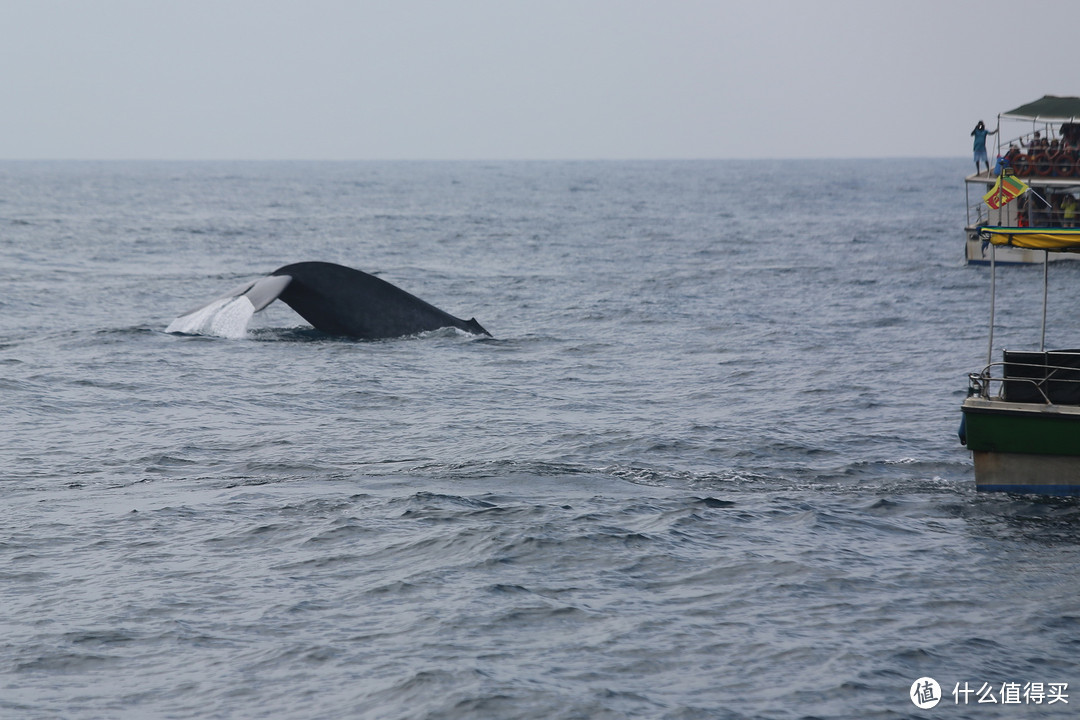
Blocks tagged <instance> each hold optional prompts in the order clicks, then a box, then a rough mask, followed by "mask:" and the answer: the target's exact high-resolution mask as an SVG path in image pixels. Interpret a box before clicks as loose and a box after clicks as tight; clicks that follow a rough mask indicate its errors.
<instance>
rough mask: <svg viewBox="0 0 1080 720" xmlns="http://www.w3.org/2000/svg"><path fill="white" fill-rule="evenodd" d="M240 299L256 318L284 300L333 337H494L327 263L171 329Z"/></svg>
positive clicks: (298, 269) (262, 283) (276, 278)
mask: <svg viewBox="0 0 1080 720" xmlns="http://www.w3.org/2000/svg"><path fill="white" fill-rule="evenodd" d="M235 298H244V299H245V300H247V301H248V302H250V303H251V305H252V307H253V308H254V310H255V312H258V311H259V310H262V309H263V308H264V307H266V306H267V305H269V304H270V303H272V302H273V301H274V300H278V299H280V300H281V301H282V302H284V303H285V304H286V305H288V306H289V307H291V308H292V309H293V310H295V311H296V312H297V313H298V314H299V315H300V316H301V317H302V318H304V319H305V320H307V321H308V322H309V323H311V324H312V326H314V327H315V329H316V330H320V331H322V332H324V333H327V334H328V335H340V336H345V337H351V338H359V339H364V340H377V339H380V338H394V337H402V336H404V335H415V334H417V333H421V332H427V331H430V330H438V329H440V328H445V327H454V328H458V329H459V330H463V331H465V332H468V333H473V334H475V335H488V336H490V335H491V333H489V332H488V331H487V330H485V329H484V328H483V327H481V326H480V323H478V322H476V320H475V318H472V319H469V320H462V319H460V318H456V317H454V316H453V315H451V314H450V313H447V312H444V311H443V310H440V309H439V308H437V307H435V306H434V305H432V304H430V303H427V302H424V301H423V300H421V299H420V298H418V297H416V296H415V295H411V294H409V293H407V292H405V291H404V290H402V289H401V288H399V287H395V286H394V285H391V284H390V283H388V282H386V281H385V280H381V279H380V278H377V277H375V276H374V275H369V274H368V273H366V272H361V271H360V270H354V269H353V268H349V267H345V266H344V265H335V264H334V263H327V262H302V263H295V264H293V265H286V266H285V267H281V268H278V269H277V270H275V271H274V272H272V273H270V274H269V275H267V276H265V277H262V278H260V279H258V280H254V281H251V282H249V283H246V284H245V285H242V286H240V287H238V288H236V289H235V290H233V291H231V292H229V293H226V294H225V295H223V296H221V297H220V298H217V299H216V300H214V301H212V302H211V303H209V304H208V305H204V306H202V307H200V308H197V309H195V310H192V311H190V312H187V313H184V314H183V315H181V316H180V317H179V318H177V319H176V320H175V321H173V325H170V326H169V327H170V328H172V327H174V326H175V325H176V324H177V323H178V321H180V320H181V319H183V318H186V317H188V316H192V315H194V314H195V313H197V312H199V311H200V310H203V309H204V308H208V307H209V306H210V305H213V304H215V303H218V302H220V301H221V300H223V299H235Z"/></svg>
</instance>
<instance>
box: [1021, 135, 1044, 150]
mask: <svg viewBox="0 0 1080 720" xmlns="http://www.w3.org/2000/svg"><path fill="white" fill-rule="evenodd" d="M1020 144H1021V145H1023V146H1024V147H1026V148H1027V149H1028V151H1029V152H1031V154H1032V155H1034V154H1035V153H1037V152H1039V151H1040V150H1042V149H1043V148H1045V147H1046V145H1047V142H1046V138H1044V137H1043V136H1042V133H1040V132H1039V131H1038V130H1036V131H1035V134H1034V135H1033V136H1032V138H1031V144H1030V145H1026V144H1024V138H1020Z"/></svg>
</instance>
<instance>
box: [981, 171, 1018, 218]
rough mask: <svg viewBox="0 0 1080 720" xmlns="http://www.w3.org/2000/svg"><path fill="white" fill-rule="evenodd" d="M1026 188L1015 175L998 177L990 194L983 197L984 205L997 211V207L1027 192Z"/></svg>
mask: <svg viewBox="0 0 1080 720" xmlns="http://www.w3.org/2000/svg"><path fill="white" fill-rule="evenodd" d="M1027 189H1028V186H1027V185H1026V184H1025V183H1024V181H1023V180H1021V179H1020V178H1018V177H1016V176H1015V175H1000V176H998V179H997V182H996V183H994V187H992V188H990V192H988V193H986V194H985V195H983V200H985V201H986V204H987V205H989V206H990V207H992V208H993V209H994V210H997V209H998V208H999V207H1001V206H1002V205H1004V204H1005V203H1007V202H1009V201H1010V200H1014V199H1015V198H1018V197H1020V196H1021V195H1023V194H1024V193H1025V192H1027Z"/></svg>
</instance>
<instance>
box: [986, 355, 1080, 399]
mask: <svg viewBox="0 0 1080 720" xmlns="http://www.w3.org/2000/svg"><path fill="white" fill-rule="evenodd" d="M968 397H981V398H984V399H991V398H993V399H998V400H1004V401H1006V402H1018V403H1041V404H1044V405H1080V352H1013V351H1006V352H1005V360H1004V361H1002V362H995V363H991V364H989V365H987V366H986V367H985V368H983V369H982V371H981V372H977V373H970V374H969V375H968Z"/></svg>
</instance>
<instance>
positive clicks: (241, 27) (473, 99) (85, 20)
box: [0, 0, 1080, 160]
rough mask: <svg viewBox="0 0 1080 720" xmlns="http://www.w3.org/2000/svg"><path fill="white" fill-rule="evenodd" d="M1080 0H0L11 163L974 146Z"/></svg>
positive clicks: (1067, 36) (1059, 65) (1079, 26)
mask: <svg viewBox="0 0 1080 720" xmlns="http://www.w3.org/2000/svg"><path fill="white" fill-rule="evenodd" d="M1078 33H1080V0H1048V1H1046V2H1038V1H1037V0H1036V1H1034V2H1032V1H1030V0H1028V1H1025V2H1016V1H1015V0H1007V1H1006V0H984V1H983V2H971V1H969V0H929V1H923V0H895V1H893V2H879V1H878V0H818V1H812V0H803V1H796V0H443V1H434V0H432V1H422V0H385V1H384V0H295V1H293V0H175V1H166V0H0V68H2V70H0V108H2V111H0V158H7V159H12V158H16V159H23V158H42V159H52V158H64V159H333V160H337V159H341V160H348V159H397V158H402V159H575V158H585V159H595V158H611V159H622V158H729V157H738V158H748V157H749V158H753V157H777V158H802V157H898V156H914V157H928V156H930V157H940V156H956V157H960V156H966V155H968V154H969V152H970V146H971V143H970V137H969V133H970V131H971V128H972V127H973V126H974V124H975V122H976V121H977V120H979V119H980V118H982V119H984V120H986V121H987V124H988V125H992V123H993V121H994V119H995V117H996V115H997V113H998V112H1001V111H1004V110H1008V109H1010V108H1013V107H1016V106H1018V105H1021V104H1023V103H1025V102H1027V101H1030V100H1033V99H1036V98H1038V97H1041V96H1042V95H1044V94H1053V95H1080V62H1078V58H1080V53H1078V48H1080V40H1078V39H1077V38H1078V37H1080V35H1078Z"/></svg>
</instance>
